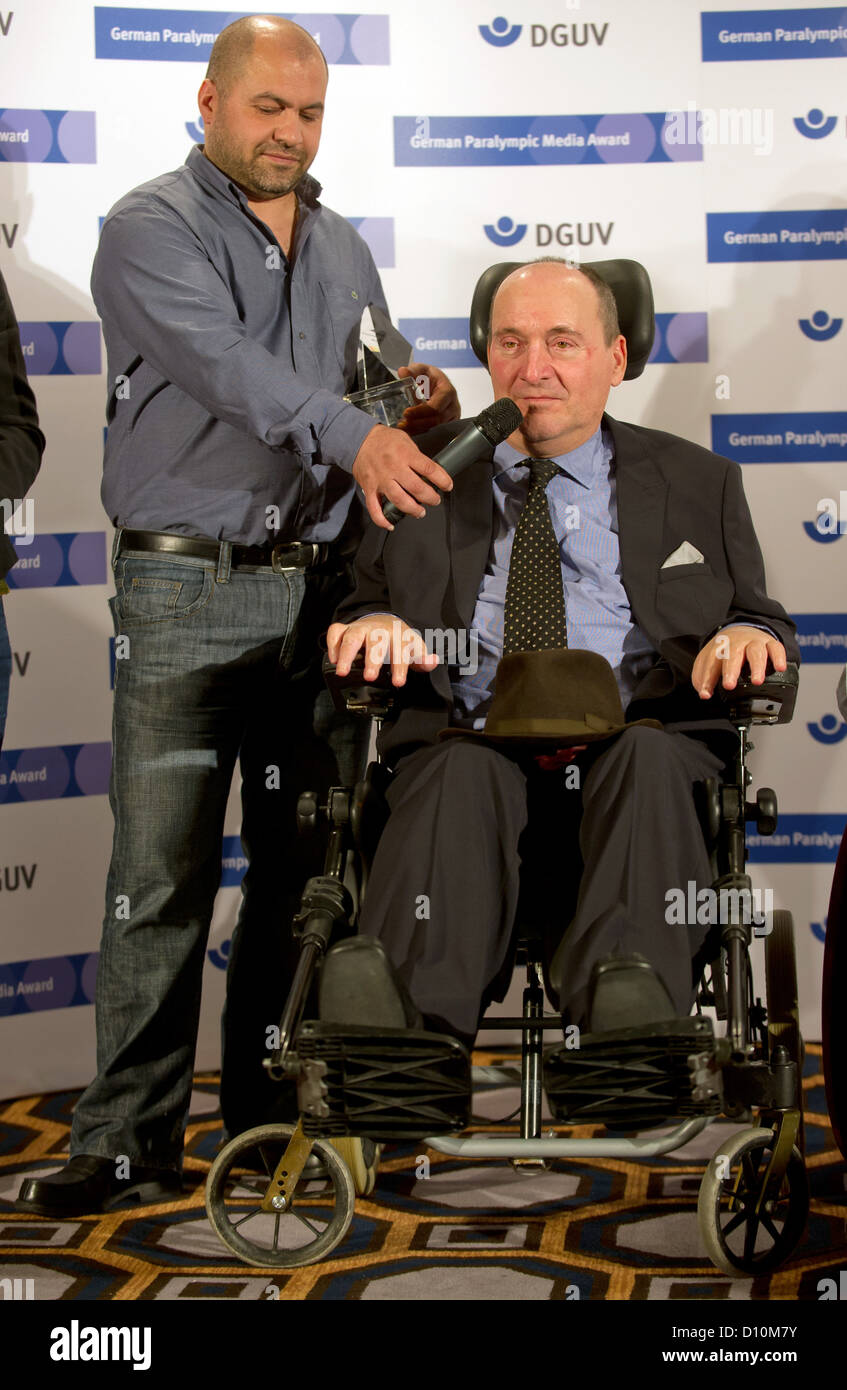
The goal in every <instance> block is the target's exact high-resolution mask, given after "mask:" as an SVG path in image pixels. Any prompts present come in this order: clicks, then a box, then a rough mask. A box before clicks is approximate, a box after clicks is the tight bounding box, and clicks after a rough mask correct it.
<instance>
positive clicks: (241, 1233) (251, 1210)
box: [206, 1125, 355, 1269]
mask: <svg viewBox="0 0 847 1390" xmlns="http://www.w3.org/2000/svg"><path fill="white" fill-rule="evenodd" d="M293 1135H294V1126H293V1125H261V1126H260V1127H259V1128H257V1129H250V1130H247V1131H246V1133H244V1134H239V1135H238V1136H237V1137H236V1138H235V1139H233V1140H232V1141H231V1142H230V1143H229V1144H227V1145H226V1147H225V1148H224V1149H221V1152H220V1153H219V1154H218V1156H217V1158H216V1159H215V1161H214V1163H213V1164H212V1167H211V1169H210V1170H209V1177H208V1179H207V1182H206V1211H207V1212H208V1215H209V1220H210V1221H211V1223H212V1225H213V1227H214V1228H215V1231H216V1232H217V1234H218V1235H219V1236H220V1238H221V1240H222V1241H223V1243H224V1245H226V1246H227V1247H228V1249H230V1250H231V1251H232V1252H233V1254H234V1255H237V1256H238V1258H239V1259H240V1260H243V1261H244V1262H245V1264H248V1265H258V1266H259V1267H260V1268H263V1269H299V1268H300V1267H301V1266H302V1265H309V1264H314V1263H315V1262H316V1261H317V1260H322V1259H323V1258H324V1257H325V1256H326V1255H328V1254H329V1253H330V1251H331V1250H334V1249H335V1247H336V1245H338V1244H339V1242H340V1241H342V1240H343V1239H344V1236H345V1235H346V1234H347V1230H348V1227H349V1225H350V1222H351V1221H352V1219H353V1208H354V1203H355V1191H354V1186H353V1178H352V1177H351V1174H350V1170H349V1168H348V1167H347V1165H346V1164H345V1163H344V1162H343V1161H342V1159H341V1158H339V1156H338V1154H337V1153H336V1152H335V1150H334V1149H333V1148H332V1146H331V1145H330V1144H328V1143H327V1142H326V1141H325V1140H323V1139H315V1140H313V1141H312V1152H313V1153H314V1154H317V1156H318V1158H319V1159H320V1160H321V1162H322V1163H323V1165H324V1167H325V1168H326V1171H327V1173H328V1175H329V1181H330V1184H331V1190H328V1189H327V1186H326V1183H315V1182H304V1181H303V1180H302V1179H301V1180H300V1182H299V1183H298V1185H297V1187H296V1188H295V1190H294V1193H293V1195H292V1199H291V1203H290V1205H289V1206H288V1208H287V1210H285V1211H280V1212H270V1211H263V1210H262V1200H263V1198H264V1196H265V1193H266V1192H267V1189H268V1185H269V1183H270V1181H271V1178H272V1176H273V1174H274V1172H275V1170H276V1168H277V1165H278V1163H279V1161H280V1159H281V1158H282V1155H283V1154H284V1153H285V1151H286V1149H287V1147H288V1144H289V1142H290V1140H291V1139H292V1137H293Z"/></svg>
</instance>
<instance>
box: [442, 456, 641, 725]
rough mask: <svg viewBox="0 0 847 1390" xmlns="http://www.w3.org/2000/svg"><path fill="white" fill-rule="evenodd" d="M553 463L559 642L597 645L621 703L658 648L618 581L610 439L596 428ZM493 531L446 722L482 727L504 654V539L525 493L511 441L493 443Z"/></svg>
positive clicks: (550, 494) (507, 555)
mask: <svg viewBox="0 0 847 1390" xmlns="http://www.w3.org/2000/svg"><path fill="white" fill-rule="evenodd" d="M555 461H556V463H557V464H558V466H559V471H558V473H557V474H556V475H555V477H554V478H552V480H551V481H550V483H549V484H548V486H547V501H548V506H549V508H550V518H551V520H552V522H553V531H554V533H555V536H556V540H557V541H558V543H559V554H560V556H561V561H562V581H563V584H564V592H565V614H566V620H567V630H568V646H569V647H574V648H576V647H579V648H582V649H584V650H587V651H593V652H598V653H599V654H600V656H604V657H605V658H606V660H607V661H608V662H609V665H610V666H611V667H612V670H613V671H614V673H615V678H616V680H617V683H618V688H619V689H620V692H621V700H622V702H623V705H624V708H626V706H627V704H628V703H629V700H630V698H631V697H632V693H633V691H634V689H635V687H636V685H637V684H638V681H639V680H640V679H641V677H642V675H644V673H645V672H646V671H648V670H649V669H650V667H651V666H652V664H653V662H654V661H655V659H656V656H657V653H656V651H655V649H654V648H653V647H652V645H651V644H650V642H649V641H648V639H647V637H646V636H645V635H644V633H643V632H642V631H641V629H640V628H639V627H638V626H637V625H636V624H635V623H634V622H633V620H632V614H631V612H630V608H629V599H628V598H627V595H626V590H625V589H624V586H623V583H622V582H621V563H620V541H619V538H618V510H617V498H616V487H615V470H614V444H613V441H612V436H611V434H610V433H609V432H608V431H607V430H603V429H598V430H597V431H596V433H595V434H593V435H592V436H591V438H590V439H589V440H587V441H586V442H585V444H581V445H580V447H579V448H578V449H574V450H573V451H572V452H571V453H569V454H560V455H559V457H558V458H557V459H556V460H555ZM493 488H494V535H493V539H492V544H491V550H490V553H489V556H488V564H487V566H486V570H485V575H484V577H483V581H482V587H481V588H480V591H479V595H478V597H477V601H476V608H475V609H474V616H473V623H472V627H473V628H474V629H475V630H476V637H477V643H478V646H477V656H478V665H477V670H476V671H475V672H471V671H470V670H469V669H466V670H462V671H460V673H459V675H458V678H457V679H456V680H455V681H454V682H453V694H454V697H455V701H456V704H455V710H454V719H453V722H454V723H456V724H460V725H462V724H466V725H467V726H468V727H472V728H475V729H481V728H482V727H483V725H484V723H485V715H486V713H487V711H488V707H489V705H490V702H491V691H492V689H493V686H494V676H495V673H496V670H497V663H498V662H499V660H500V657H501V655H502V652H503V614H504V608H505V602H506V584H507V581H508V577H509V562H510V559H511V554H512V541H513V540H514V535H515V528H516V526H517V521H518V516H519V514H520V511H521V508H522V506H523V504H524V502H525V500H526V496H527V493H528V491H529V468H528V467H527V464H526V454H520V453H518V451H517V450H516V449H513V448H512V446H511V445H510V444H500V445H498V447H497V448H496V449H495V451H494V477H493Z"/></svg>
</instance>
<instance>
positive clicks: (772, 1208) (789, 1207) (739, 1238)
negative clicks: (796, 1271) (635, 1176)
mask: <svg viewBox="0 0 847 1390" xmlns="http://www.w3.org/2000/svg"><path fill="white" fill-rule="evenodd" d="M773 1149H774V1136H773V1131H772V1130H770V1129H766V1128H764V1127H762V1128H760V1129H745V1130H742V1131H741V1132H740V1133H738V1134H735V1135H733V1136H732V1138H730V1139H728V1140H727V1142H726V1143H725V1144H723V1145H722V1147H721V1151H720V1153H716V1154H715V1155H714V1157H713V1158H712V1160H711V1162H710V1163H709V1166H708V1167H707V1169H706V1171H705V1173H704V1174H703V1181H702V1183H701V1184H700V1196H699V1200H698V1202H697V1219H698V1223H699V1226H700V1236H701V1238H702V1240H703V1244H704V1245H705V1247H706V1253H707V1254H708V1256H709V1259H710V1260H711V1261H712V1262H713V1264H715V1265H717V1267H718V1269H722V1270H723V1271H724V1273H725V1274H732V1275H736V1276H737V1275H756V1274H769V1273H770V1272H771V1271H772V1270H774V1269H777V1268H778V1267H779V1265H781V1264H782V1263H783V1262H784V1261H785V1260H787V1259H788V1258H789V1256H790V1255H791V1253H792V1251H793V1250H794V1249H795V1247H796V1246H797V1244H798V1242H799V1240H800V1237H801V1236H802V1234H803V1230H804V1228H805V1225H806V1217H807V1216H808V1213H809V1184H808V1179H807V1177H806V1168H805V1164H804V1163H803V1158H802V1155H801V1154H800V1152H799V1150H798V1149H796V1148H794V1149H792V1150H791V1155H790V1157H789V1159H788V1166H787V1167H786V1170H785V1175H784V1177H783V1179H782V1183H781V1184H780V1188H779V1192H778V1193H777V1194H776V1195H775V1196H774V1197H772V1198H770V1199H769V1200H768V1201H765V1202H761V1203H760V1202H759V1198H760V1196H761V1193H762V1189H763V1185H764V1179H765V1174H766V1173H767V1169H768V1165H769V1163H770V1160H771V1158H772V1156H773Z"/></svg>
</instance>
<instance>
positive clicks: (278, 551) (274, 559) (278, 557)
mask: <svg viewBox="0 0 847 1390" xmlns="http://www.w3.org/2000/svg"><path fill="white" fill-rule="evenodd" d="M307 549H308V550H311V552H312V554H311V558H310V559H309V560H307V561H306V563H305V564H302V565H286V564H285V563H284V560H285V556H286V554H289V555H290V554H291V552H292V551H295V550H300V551H302V550H307ZM317 557H318V547H317V544H316V543H315V542H314V541H312V542H311V543H309V542H305V543H304V542H302V541H284V542H283V543H282V544H281V545H275V546H274V548H273V550H272V551H271V569H272V570H273V572H274V574H287V573H289V572H290V571H291V570H304V569H308V567H309V565H313V564H314V563H315V561H316V559H317Z"/></svg>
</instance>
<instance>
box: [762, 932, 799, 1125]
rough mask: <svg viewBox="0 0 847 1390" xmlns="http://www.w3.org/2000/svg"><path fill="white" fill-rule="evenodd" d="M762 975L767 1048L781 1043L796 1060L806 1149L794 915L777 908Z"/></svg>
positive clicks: (772, 1048) (793, 1059)
mask: <svg viewBox="0 0 847 1390" xmlns="http://www.w3.org/2000/svg"><path fill="white" fill-rule="evenodd" d="M765 978H766V987H767V1003H768V1049H769V1053H770V1056H771V1057H773V1051H774V1048H775V1047H778V1046H782V1047H784V1048H785V1049H786V1051H787V1053H788V1058H789V1061H791V1062H796V1063H797V1095H796V1097H795V1101H796V1105H797V1109H798V1110H799V1111H800V1129H799V1131H798V1133H797V1147H798V1148H799V1150H800V1152H801V1153H805V1152H806V1131H805V1127H804V1124H803V1059H804V1056H805V1048H804V1046H803V1038H802V1035H801V1033H800V1003H799V997H798V992H797V952H796V949H795V946H794V918H793V917H792V915H791V913H790V912H786V911H785V910H784V909H782V908H780V909H778V910H777V911H776V912H774V913H773V916H772V919H771V930H770V932H769V933H768V935H767V936H766V937H765Z"/></svg>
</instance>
